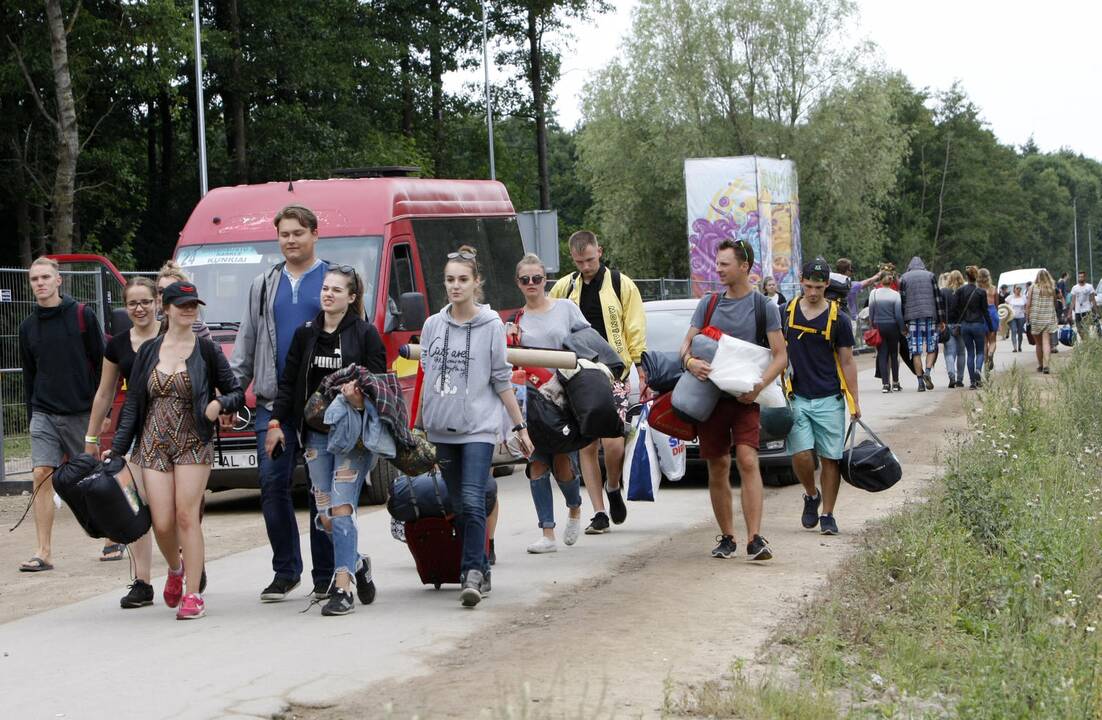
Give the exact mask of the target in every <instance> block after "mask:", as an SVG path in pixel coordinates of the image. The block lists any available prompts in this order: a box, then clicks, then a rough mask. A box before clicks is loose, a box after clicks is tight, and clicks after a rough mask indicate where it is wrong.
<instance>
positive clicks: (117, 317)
mask: <svg viewBox="0 0 1102 720" xmlns="http://www.w3.org/2000/svg"><path fill="white" fill-rule="evenodd" d="M108 320H109V322H110V325H108V327H107V333H108V334H109V335H120V334H122V333H124V332H126V331H127V330H129V329H130V328H131V326H132V325H133V323H131V322H130V316H129V315H127V314H126V308H114V309H113V310H112V311H111V317H110V318H108Z"/></svg>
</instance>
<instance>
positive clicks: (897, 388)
mask: <svg viewBox="0 0 1102 720" xmlns="http://www.w3.org/2000/svg"><path fill="white" fill-rule="evenodd" d="M892 392H903V386H902V385H900V384H899V383H892Z"/></svg>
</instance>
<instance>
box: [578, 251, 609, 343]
mask: <svg viewBox="0 0 1102 720" xmlns="http://www.w3.org/2000/svg"><path fill="white" fill-rule="evenodd" d="M606 272H608V268H606V267H605V266H604V265H602V266H601V269H600V270H598V271H597V275H596V276H594V278H593V280H591V281H590V282H588V283H587V282H585V281H584V280H582V277H581V275H579V276H578V282H580V283H581V284H582V294H581V296H580V297H579V298H578V307H580V308H581V310H582V315H583V316H584V317H585V319H586V320H588V321H589V324H590V325H592V326H593V329H594V330H596V331H597V332H599V333H600V334H601V337H603V338H604V339H605V340H608V333H607V332H605V313H604V308H603V306H602V305H601V287H602V286H604V284H605V273H606Z"/></svg>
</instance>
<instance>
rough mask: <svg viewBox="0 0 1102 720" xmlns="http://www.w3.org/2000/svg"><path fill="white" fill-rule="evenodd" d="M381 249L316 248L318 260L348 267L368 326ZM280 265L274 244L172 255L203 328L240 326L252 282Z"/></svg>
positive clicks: (334, 244)
mask: <svg viewBox="0 0 1102 720" xmlns="http://www.w3.org/2000/svg"><path fill="white" fill-rule="evenodd" d="M382 245H383V239H382V238H381V237H379V236H370V237H344V238H321V239H319V240H318V245H317V255H318V257H319V258H321V259H323V260H326V261H328V262H330V263H335V264H340V265H351V266H352V267H354V268H356V270H357V271H358V272H359V273H360V275H361V277H362V278H363V281H364V308H365V309H366V310H367V319H368V321H371V319H372V317H371V315H372V313H373V311H374V310H375V302H374V299H375V287H376V285H377V284H378V277H379V255H380V252H381V250H382ZM282 261H283V254H282V253H280V252H279V242H278V241H276V240H266V241H261V242H249V243H218V244H209V245H187V246H185V247H182V248H180V249H179V251H178V252H177V254H176V262H178V263H179V264H180V266H181V267H182V268H183V269H184V270H185V271H186V272H187V274H188V275H190V276H191V279H192V281H193V282H194V283H195V285H196V286H197V287H198V288H199V293H200V295H201V297H202V298H203V301H204V302H206V304H207V306H206V307H205V308H203V319H204V320H206V322H207V324H208V325H220V324H222V323H235V324H236V323H239V322H241V318H242V315H243V313H244V312H245V308H246V307H247V306H248V302H249V287H250V286H251V285H252V282H253V279H254V278H255V277H256V276H257V275H260V274H261V273H262V272H264V271H266V270H268V269H269V268H270V267H272V265H274V264H276V263H277V262H282Z"/></svg>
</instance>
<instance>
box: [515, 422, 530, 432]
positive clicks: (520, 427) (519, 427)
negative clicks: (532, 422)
mask: <svg viewBox="0 0 1102 720" xmlns="http://www.w3.org/2000/svg"><path fill="white" fill-rule="evenodd" d="M527 429H528V423H526V422H522V423H520V424H518V425H514V426H513V432H518V431H520V430H527Z"/></svg>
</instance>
